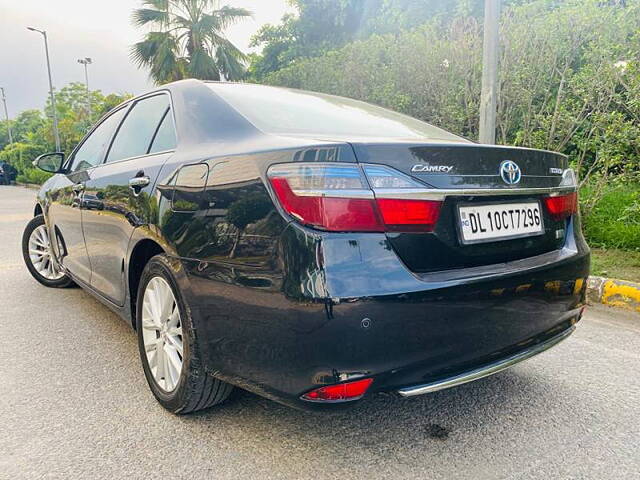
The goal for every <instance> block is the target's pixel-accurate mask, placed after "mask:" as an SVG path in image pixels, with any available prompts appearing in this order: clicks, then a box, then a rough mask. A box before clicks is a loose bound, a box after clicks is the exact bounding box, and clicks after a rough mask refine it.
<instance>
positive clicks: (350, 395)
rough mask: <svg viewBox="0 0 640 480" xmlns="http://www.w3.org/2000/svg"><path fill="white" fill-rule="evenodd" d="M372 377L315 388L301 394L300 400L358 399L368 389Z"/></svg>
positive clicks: (346, 400)
mask: <svg viewBox="0 0 640 480" xmlns="http://www.w3.org/2000/svg"><path fill="white" fill-rule="evenodd" d="M372 383H373V378H364V379H362V380H355V381H353V382H346V383H339V384H338V385H328V386H326V387H320V388H316V389H315V390H311V391H310V392H307V393H305V394H304V395H302V397H301V398H302V400H308V401H310V402H348V401H350V400H358V399H359V398H362V396H363V395H364V394H365V393H366V391H367V390H368V389H369V387H370V386H371V384H372Z"/></svg>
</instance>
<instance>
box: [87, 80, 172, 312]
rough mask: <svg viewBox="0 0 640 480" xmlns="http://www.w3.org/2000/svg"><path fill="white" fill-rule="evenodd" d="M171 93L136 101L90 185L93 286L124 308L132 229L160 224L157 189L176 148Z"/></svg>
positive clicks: (89, 230) (89, 217)
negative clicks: (156, 221)
mask: <svg viewBox="0 0 640 480" xmlns="http://www.w3.org/2000/svg"><path fill="white" fill-rule="evenodd" d="M170 103H171V102H170V97H169V95H168V94H167V93H160V94H155V95H152V96H148V97H144V98H142V99H139V100H137V101H136V102H135V103H134V104H133V106H132V107H131V109H130V110H129V111H128V113H127V116H126V117H125V119H124V120H123V121H122V124H121V125H120V127H119V129H118V131H117V132H116V134H115V137H114V139H113V141H112V143H111V146H110V148H109V151H108V153H107V155H106V158H105V161H104V163H102V164H101V165H98V166H96V167H95V168H94V169H92V170H91V172H90V175H89V178H88V179H87V180H86V182H85V192H84V197H83V198H84V202H83V211H82V224H83V232H84V238H85V242H86V245H87V252H88V255H89V260H90V262H91V269H92V274H91V286H92V287H94V289H96V290H97V291H98V292H100V293H101V294H102V295H104V296H105V297H106V298H108V299H109V300H111V301H112V302H114V303H115V304H117V305H124V299H125V281H124V265H125V257H126V255H127V249H128V245H129V239H130V238H131V234H132V233H133V230H134V229H135V228H136V227H138V226H140V225H144V224H147V223H149V222H154V223H155V216H156V215H157V212H158V209H157V205H156V199H155V198H154V197H152V196H151V192H152V190H153V185H154V183H155V180H156V178H157V176H158V174H159V172H160V169H161V168H162V165H163V164H164V163H165V162H166V160H167V159H168V158H169V156H170V155H171V154H172V152H173V150H174V148H175V145H176V135H175V127H174V124H173V113H172V111H171V105H170Z"/></svg>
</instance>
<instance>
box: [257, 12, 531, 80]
mask: <svg viewBox="0 0 640 480" xmlns="http://www.w3.org/2000/svg"><path fill="white" fill-rule="evenodd" d="M527 1H531V0H503V4H506V5H512V4H517V3H526V2H527ZM290 3H291V4H292V5H293V6H294V7H295V10H296V14H287V15H285V16H284V17H283V18H282V21H281V22H280V24H278V25H265V26H263V27H262V28H261V29H260V30H259V31H258V32H257V33H256V35H254V36H253V38H252V43H251V46H253V47H262V53H261V54H260V55H255V54H254V55H253V56H252V57H251V64H250V67H249V71H248V78H250V79H251V80H257V81H260V80H262V79H264V77H265V76H266V75H268V74H269V73H271V72H275V71H277V70H280V69H282V68H284V67H286V66H289V65H291V64H293V63H294V62H296V60H298V59H301V58H307V57H315V56H319V55H322V54H324V53H326V52H327V51H328V50H333V49H336V48H340V47H342V46H344V45H346V44H347V43H349V42H353V41H356V40H364V39H366V38H369V37H370V36H371V35H381V34H387V33H393V34H397V33H399V32H401V31H404V30H408V29H412V28H415V27H418V26H420V25H423V24H424V23H426V22H428V21H432V20H437V21H439V22H444V23H448V22H451V21H452V19H454V18H459V17H473V18H476V19H477V18H480V17H481V16H482V14H483V5H484V0H291V1H290Z"/></svg>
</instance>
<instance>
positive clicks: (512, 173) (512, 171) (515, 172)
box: [500, 160, 522, 185]
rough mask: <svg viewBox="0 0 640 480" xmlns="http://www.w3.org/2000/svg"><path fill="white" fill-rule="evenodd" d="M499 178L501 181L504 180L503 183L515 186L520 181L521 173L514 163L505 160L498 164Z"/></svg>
mask: <svg viewBox="0 0 640 480" xmlns="http://www.w3.org/2000/svg"><path fill="white" fill-rule="evenodd" d="M500 176H501V177H502V180H504V183H507V184H509V185H515V184H516V183H518V182H519V181H520V177H522V172H521V171H520V167H519V166H518V165H517V164H516V163H515V162H512V161H511V160H505V161H503V162H502V163H501V164H500Z"/></svg>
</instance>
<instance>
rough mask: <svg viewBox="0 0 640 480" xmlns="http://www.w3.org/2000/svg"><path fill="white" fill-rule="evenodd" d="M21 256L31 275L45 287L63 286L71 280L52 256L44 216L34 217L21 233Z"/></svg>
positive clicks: (70, 282) (67, 284)
mask: <svg viewBox="0 0 640 480" xmlns="http://www.w3.org/2000/svg"><path fill="white" fill-rule="evenodd" d="M22 257H23V258H24V263H25V264H26V265H27V269H28V270H29V273H31V276H33V278H35V279H36V280H37V281H38V282H40V283H41V284H43V285H45V286H47V287H54V288H63V287H68V286H69V285H72V284H73V281H72V280H71V279H70V278H69V277H68V276H67V275H66V274H65V273H64V272H63V271H62V269H61V268H60V266H59V265H58V263H57V262H56V261H55V260H54V258H53V250H52V249H51V241H50V239H49V232H48V231H47V226H46V225H45V223H44V216H43V215H38V216H36V217H34V218H33V219H32V220H31V221H30V222H29V223H28V224H27V226H26V228H25V229H24V233H23V234H22Z"/></svg>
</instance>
